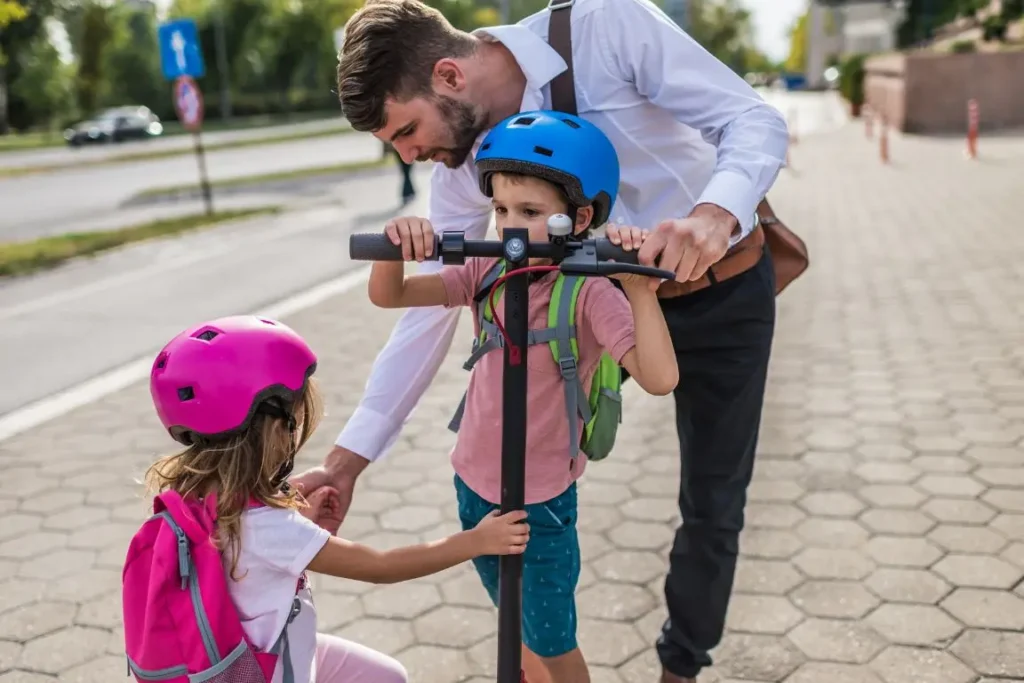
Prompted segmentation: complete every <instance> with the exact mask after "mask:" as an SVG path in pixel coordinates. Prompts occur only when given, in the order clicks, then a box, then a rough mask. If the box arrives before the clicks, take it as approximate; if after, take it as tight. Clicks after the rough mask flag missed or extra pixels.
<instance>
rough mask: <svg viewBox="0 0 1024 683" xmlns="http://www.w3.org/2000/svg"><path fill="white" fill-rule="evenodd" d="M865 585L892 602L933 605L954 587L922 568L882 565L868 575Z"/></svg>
mask: <svg viewBox="0 0 1024 683" xmlns="http://www.w3.org/2000/svg"><path fill="white" fill-rule="evenodd" d="M865 585H866V586H867V587H868V588H870V589H871V591H872V592H873V593H875V595H877V596H879V597H880V598H882V599H883V600H889V601H891V602H913V603H921V604H929V605H933V604H935V603H937V602H938V601H939V600H941V599H942V598H943V597H944V596H945V595H947V594H948V593H949V592H950V591H951V590H953V587H952V586H950V585H949V584H948V583H946V582H945V581H944V580H943V579H942V578H941V577H938V576H936V575H935V574H933V573H931V572H930V571H924V570H921V569H895V568H892V567H880V568H878V569H877V570H875V572H874V573H873V574H872V575H871V576H869V577H868V579H867V581H865Z"/></svg>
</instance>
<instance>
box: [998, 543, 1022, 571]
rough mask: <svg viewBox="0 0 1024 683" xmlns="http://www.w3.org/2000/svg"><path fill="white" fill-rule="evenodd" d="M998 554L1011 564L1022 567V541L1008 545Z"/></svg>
mask: <svg viewBox="0 0 1024 683" xmlns="http://www.w3.org/2000/svg"><path fill="white" fill-rule="evenodd" d="M999 556H1000V557H1001V558H1003V559H1004V560H1006V561H1007V562H1009V563H1011V564H1015V565H1017V566H1018V567H1021V568H1024V543H1014V544H1012V545H1010V546H1009V547H1007V548H1006V549H1005V550H1003V552H1001V553H1000V554H999Z"/></svg>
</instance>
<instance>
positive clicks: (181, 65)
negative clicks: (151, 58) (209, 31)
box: [157, 19, 206, 81]
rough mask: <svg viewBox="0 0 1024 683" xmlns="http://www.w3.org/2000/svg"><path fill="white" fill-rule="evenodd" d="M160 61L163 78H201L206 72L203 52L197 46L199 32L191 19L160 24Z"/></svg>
mask: <svg viewBox="0 0 1024 683" xmlns="http://www.w3.org/2000/svg"><path fill="white" fill-rule="evenodd" d="M157 36H158V38H159V41H160V63H161V66H162V67H163V71H164V78H166V79H167V80H169V81H173V80H174V79H175V78H178V77H179V76H191V77H192V78H202V77H203V75H204V74H205V73H206V65H205V64H204V63H203V52H202V50H201V49H200V48H199V32H198V31H197V30H196V22H195V21H193V20H192V19H176V20H174V21H168V22H167V23H165V24H160V28H159V30H158V31H157Z"/></svg>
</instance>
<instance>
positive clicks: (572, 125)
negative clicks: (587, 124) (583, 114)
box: [562, 119, 580, 129]
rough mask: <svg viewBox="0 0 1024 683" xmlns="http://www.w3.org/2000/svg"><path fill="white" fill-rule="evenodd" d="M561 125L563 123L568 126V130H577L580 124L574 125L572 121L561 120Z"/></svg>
mask: <svg viewBox="0 0 1024 683" xmlns="http://www.w3.org/2000/svg"><path fill="white" fill-rule="evenodd" d="M562 123H564V124H565V125H567V126H569V127H570V128H577V129H578V128H579V127H580V124H578V123H576V122H575V121H573V120H572V119H562Z"/></svg>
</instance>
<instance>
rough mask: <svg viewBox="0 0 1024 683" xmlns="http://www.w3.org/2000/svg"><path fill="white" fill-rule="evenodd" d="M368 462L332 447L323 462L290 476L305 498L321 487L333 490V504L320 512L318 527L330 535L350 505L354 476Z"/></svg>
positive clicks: (343, 449)
mask: <svg viewBox="0 0 1024 683" xmlns="http://www.w3.org/2000/svg"><path fill="white" fill-rule="evenodd" d="M369 464H370V461H369V460H367V459H366V458H363V457H362V456H359V455H357V454H355V453H353V452H352V451H350V450H348V449H347V448H342V447H341V446H335V447H334V449H333V450H332V451H331V452H330V453H328V454H327V458H326V459H325V460H324V464H323V465H321V466H319V467H314V468H312V469H310V470H306V471H305V472H303V473H302V474H297V475H295V476H294V477H291V478H290V479H289V480H288V483H290V484H291V485H292V486H294V487H295V488H296V489H298V491H299V493H301V494H302V495H303V496H305V497H306V498H309V497H310V496H311V495H312V494H313V492H314V491H316V490H317V489H319V488H320V487H321V486H330V487H332V488H333V489H334V490H335V491H337V494H338V495H337V499H336V500H337V506H336V507H334V506H332V509H331V514H330V515H323V516H322V517H321V519H320V522H321V524H320V526H322V527H323V528H324V529H327V530H328V531H330V532H331V533H332V534H336V533H338V528H339V527H340V526H341V523H342V522H343V521H344V520H345V515H347V514H348V508H349V506H350V505H352V494H353V492H354V491H355V487H356V479H358V478H359V474H360V473H361V472H362V471H363V470H364V469H366V466H367V465H369Z"/></svg>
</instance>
